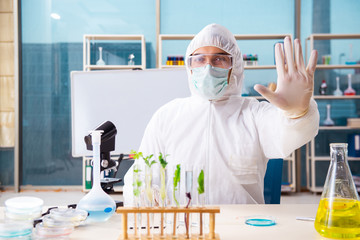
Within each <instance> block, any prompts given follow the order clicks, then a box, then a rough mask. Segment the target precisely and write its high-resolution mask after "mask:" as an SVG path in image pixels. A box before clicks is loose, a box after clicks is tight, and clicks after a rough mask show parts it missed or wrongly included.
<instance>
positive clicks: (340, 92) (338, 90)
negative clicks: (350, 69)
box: [334, 77, 343, 96]
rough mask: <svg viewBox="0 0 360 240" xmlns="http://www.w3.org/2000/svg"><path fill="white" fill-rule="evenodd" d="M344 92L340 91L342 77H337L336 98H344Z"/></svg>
mask: <svg viewBox="0 0 360 240" xmlns="http://www.w3.org/2000/svg"><path fill="white" fill-rule="evenodd" d="M342 95H343V91H341V89H340V77H336V89H335V91H334V96H342Z"/></svg>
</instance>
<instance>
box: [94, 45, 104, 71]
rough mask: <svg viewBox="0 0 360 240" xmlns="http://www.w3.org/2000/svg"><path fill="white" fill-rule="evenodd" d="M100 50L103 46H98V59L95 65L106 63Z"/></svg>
mask: <svg viewBox="0 0 360 240" xmlns="http://www.w3.org/2000/svg"><path fill="white" fill-rule="evenodd" d="M102 50H103V48H102V47H99V60H97V62H96V65H100V66H101V65H106V64H105V61H104V60H103V57H102Z"/></svg>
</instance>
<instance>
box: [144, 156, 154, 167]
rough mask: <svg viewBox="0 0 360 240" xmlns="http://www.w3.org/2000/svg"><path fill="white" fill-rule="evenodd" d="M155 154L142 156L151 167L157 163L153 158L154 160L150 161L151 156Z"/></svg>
mask: <svg viewBox="0 0 360 240" xmlns="http://www.w3.org/2000/svg"><path fill="white" fill-rule="evenodd" d="M153 156H154V154H151V155H149V156H147V157H144V156H142V158H143V159H144V161H145V164H146V165H147V166H148V167H151V165H153V164H154V163H156V161H155V160H153V161H151V162H150V160H151V158H152V157H153Z"/></svg>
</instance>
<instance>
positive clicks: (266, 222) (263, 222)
mask: <svg viewBox="0 0 360 240" xmlns="http://www.w3.org/2000/svg"><path fill="white" fill-rule="evenodd" d="M245 223H246V224H247V225H251V226H256V227H267V226H273V225H275V224H276V221H275V219H274V218H273V217H271V216H250V217H247V218H246V220H245Z"/></svg>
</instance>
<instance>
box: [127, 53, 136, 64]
mask: <svg viewBox="0 0 360 240" xmlns="http://www.w3.org/2000/svg"><path fill="white" fill-rule="evenodd" d="M134 58H135V55H134V54H132V53H131V54H130V55H129V61H128V65H135V61H134Z"/></svg>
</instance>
